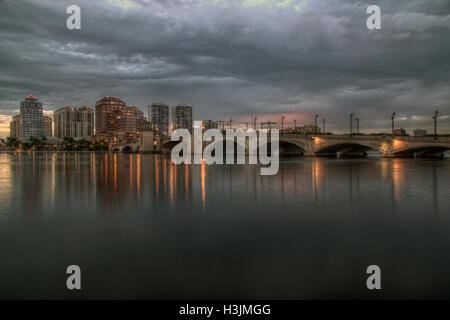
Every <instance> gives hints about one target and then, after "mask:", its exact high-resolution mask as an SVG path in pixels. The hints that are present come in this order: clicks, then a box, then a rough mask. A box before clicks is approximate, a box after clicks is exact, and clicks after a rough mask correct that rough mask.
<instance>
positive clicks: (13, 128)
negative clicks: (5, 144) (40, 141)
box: [9, 114, 22, 140]
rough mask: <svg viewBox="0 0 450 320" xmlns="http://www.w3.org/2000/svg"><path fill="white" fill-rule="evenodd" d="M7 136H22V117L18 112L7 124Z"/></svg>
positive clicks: (17, 137) (18, 137)
mask: <svg viewBox="0 0 450 320" xmlns="http://www.w3.org/2000/svg"><path fill="white" fill-rule="evenodd" d="M9 136H10V137H11V138H14V139H16V140H20V139H21V136H22V117H21V116H20V114H18V115H16V116H13V117H12V120H11V123H10V125H9Z"/></svg>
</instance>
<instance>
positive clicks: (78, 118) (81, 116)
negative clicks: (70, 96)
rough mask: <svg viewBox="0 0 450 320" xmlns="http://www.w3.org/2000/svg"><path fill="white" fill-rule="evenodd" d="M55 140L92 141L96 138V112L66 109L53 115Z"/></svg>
mask: <svg viewBox="0 0 450 320" xmlns="http://www.w3.org/2000/svg"><path fill="white" fill-rule="evenodd" d="M53 118H54V120H55V138H59V139H63V138H64V137H71V138H74V139H88V140H89V139H91V138H92V137H93V136H94V110H93V109H92V108H88V107H84V106H83V107H79V108H72V107H64V108H61V109H58V110H56V111H55V112H54V113H53Z"/></svg>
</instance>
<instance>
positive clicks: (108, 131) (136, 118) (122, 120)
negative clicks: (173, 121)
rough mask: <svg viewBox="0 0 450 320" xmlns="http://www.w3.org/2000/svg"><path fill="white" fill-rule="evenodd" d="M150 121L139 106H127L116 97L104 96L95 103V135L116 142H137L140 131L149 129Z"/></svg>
mask: <svg viewBox="0 0 450 320" xmlns="http://www.w3.org/2000/svg"><path fill="white" fill-rule="evenodd" d="M149 126H150V124H149V122H148V121H147V119H146V118H145V116H144V113H143V112H142V111H141V110H139V108H138V107H127V106H126V104H125V102H123V101H122V100H120V99H119V98H115V97H104V98H102V99H100V100H99V101H97V103H96V105H95V136H96V138H97V139H107V140H108V141H110V142H112V143H114V144H116V143H117V144H120V143H126V142H137V141H139V139H140V131H141V130H143V129H148V128H149Z"/></svg>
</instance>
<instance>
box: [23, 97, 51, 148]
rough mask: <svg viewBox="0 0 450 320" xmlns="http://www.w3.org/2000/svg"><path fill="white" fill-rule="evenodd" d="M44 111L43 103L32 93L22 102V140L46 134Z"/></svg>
mask: <svg viewBox="0 0 450 320" xmlns="http://www.w3.org/2000/svg"><path fill="white" fill-rule="evenodd" d="M42 112H43V110H42V103H40V102H39V101H38V98H37V97H35V96H33V95H31V94H30V95H29V96H27V97H26V98H25V101H22V102H21V103H20V116H21V118H22V122H21V128H22V133H21V137H20V140H22V141H27V140H29V139H30V138H31V137H35V138H41V137H42V136H44V135H45V132H44V118H43V114H42Z"/></svg>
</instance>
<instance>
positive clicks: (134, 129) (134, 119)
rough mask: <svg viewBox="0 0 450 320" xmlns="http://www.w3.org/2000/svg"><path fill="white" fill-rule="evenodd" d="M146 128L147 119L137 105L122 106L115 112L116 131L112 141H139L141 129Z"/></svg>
mask: <svg viewBox="0 0 450 320" xmlns="http://www.w3.org/2000/svg"><path fill="white" fill-rule="evenodd" d="M145 128H148V121H147V119H146V118H145V116H144V113H143V112H142V111H141V110H139V108H138V107H124V108H123V109H122V110H121V111H120V112H119V113H118V114H117V132H115V133H114V134H113V142H114V143H128V142H139V141H140V136H141V130H144V129H145Z"/></svg>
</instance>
